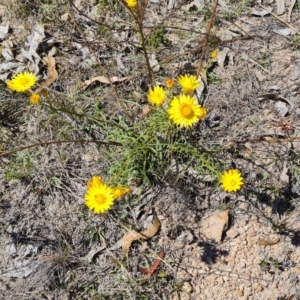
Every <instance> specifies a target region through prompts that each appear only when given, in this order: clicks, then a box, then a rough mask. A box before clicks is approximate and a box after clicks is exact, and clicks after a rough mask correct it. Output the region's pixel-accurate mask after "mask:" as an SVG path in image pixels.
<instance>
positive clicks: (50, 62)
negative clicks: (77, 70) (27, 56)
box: [35, 56, 58, 93]
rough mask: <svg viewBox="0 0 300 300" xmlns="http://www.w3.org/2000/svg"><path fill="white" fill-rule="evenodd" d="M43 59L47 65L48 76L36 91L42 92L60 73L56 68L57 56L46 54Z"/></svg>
mask: <svg viewBox="0 0 300 300" xmlns="http://www.w3.org/2000/svg"><path fill="white" fill-rule="evenodd" d="M43 61H44V62H45V64H46V65H47V71H48V78H47V79H46V80H45V81H44V82H42V83H41V85H40V86H39V87H38V88H37V89H36V90H35V93H40V92H41V91H42V90H44V89H45V88H47V87H48V86H49V85H50V84H52V83H53V82H54V81H55V80H56V79H57V77H58V73H57V71H56V69H55V58H54V57H51V56H45V57H43Z"/></svg>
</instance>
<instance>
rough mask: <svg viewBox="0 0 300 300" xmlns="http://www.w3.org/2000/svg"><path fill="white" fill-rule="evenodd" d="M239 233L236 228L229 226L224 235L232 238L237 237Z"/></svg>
mask: <svg viewBox="0 0 300 300" xmlns="http://www.w3.org/2000/svg"><path fill="white" fill-rule="evenodd" d="M238 234H239V232H238V230H237V229H236V228H230V229H229V230H228V231H227V232H226V237H228V238H230V239H234V238H235V237H237V236H238Z"/></svg>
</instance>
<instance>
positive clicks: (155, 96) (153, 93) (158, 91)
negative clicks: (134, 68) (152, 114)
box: [148, 86, 166, 106]
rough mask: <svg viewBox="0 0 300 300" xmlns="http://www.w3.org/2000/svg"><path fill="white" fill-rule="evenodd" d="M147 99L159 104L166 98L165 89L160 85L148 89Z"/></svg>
mask: <svg viewBox="0 0 300 300" xmlns="http://www.w3.org/2000/svg"><path fill="white" fill-rule="evenodd" d="M148 100H149V102H150V103H151V104H153V105H156V106H161V105H162V104H163V103H164V101H165V100H166V92H165V90H164V89H163V88H162V87H160V86H156V87H155V88H154V89H150V90H149V93H148Z"/></svg>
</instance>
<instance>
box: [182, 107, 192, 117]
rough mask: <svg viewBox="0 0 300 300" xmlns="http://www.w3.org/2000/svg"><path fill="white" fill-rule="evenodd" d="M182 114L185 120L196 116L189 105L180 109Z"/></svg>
mask: <svg viewBox="0 0 300 300" xmlns="http://www.w3.org/2000/svg"><path fill="white" fill-rule="evenodd" d="M180 112H181V114H182V116H183V117H185V118H192V117H193V116H194V111H193V110H192V108H191V107H190V106H189V105H183V106H182V107H181V109H180Z"/></svg>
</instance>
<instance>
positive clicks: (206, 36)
mask: <svg viewBox="0 0 300 300" xmlns="http://www.w3.org/2000/svg"><path fill="white" fill-rule="evenodd" d="M218 2H219V1H218V0H216V2H215V5H214V8H213V11H212V14H211V16H210V19H209V23H208V25H207V28H206V34H205V39H204V46H203V48H202V53H201V57H200V61H199V66H198V69H197V77H198V76H199V75H200V72H201V69H202V64H203V60H204V57H205V52H206V48H207V44H208V38H209V34H210V30H211V27H212V23H213V21H214V18H215V14H216V10H217V6H218Z"/></svg>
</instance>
